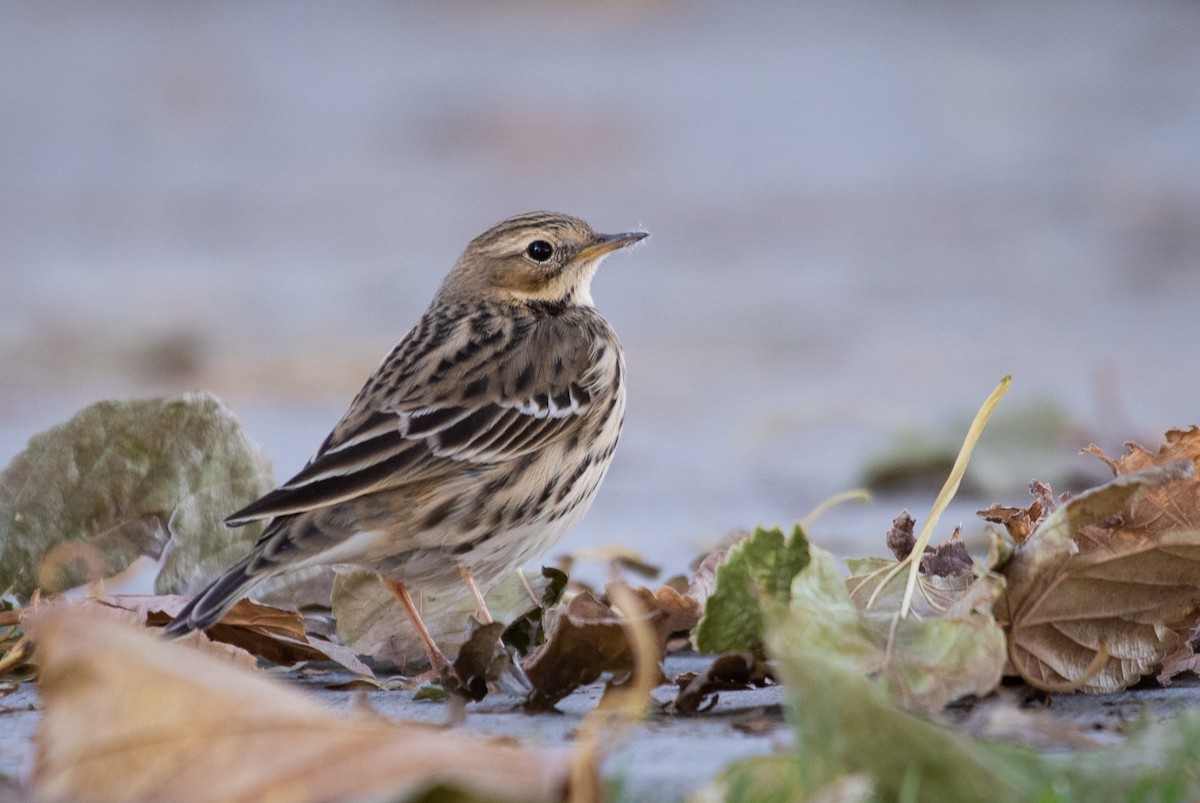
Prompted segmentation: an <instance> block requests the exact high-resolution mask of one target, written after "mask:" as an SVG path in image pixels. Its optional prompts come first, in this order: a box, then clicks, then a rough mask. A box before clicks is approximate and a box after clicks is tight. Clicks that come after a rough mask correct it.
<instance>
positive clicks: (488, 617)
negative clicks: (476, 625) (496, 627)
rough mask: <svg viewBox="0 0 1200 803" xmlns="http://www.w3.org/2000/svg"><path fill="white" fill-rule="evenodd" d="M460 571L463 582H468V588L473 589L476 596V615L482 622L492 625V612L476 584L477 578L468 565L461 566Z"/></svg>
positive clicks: (472, 591) (472, 592)
mask: <svg viewBox="0 0 1200 803" xmlns="http://www.w3.org/2000/svg"><path fill="white" fill-rule="evenodd" d="M458 573H459V574H460V575H462V579H463V582H464V583H466V584H467V588H469V589H471V594H472V595H474V597H475V616H476V617H477V618H478V619H479V622H480V624H485V625H490V624H491V623H492V612H491V611H489V610H488V606H487V602H485V601H484V599H483V594H482V593H481V592H480V591H479V586H477V585H475V578H474V577H473V576H472V575H471V570H470V569H469V568H467V567H466V566H459V567H458Z"/></svg>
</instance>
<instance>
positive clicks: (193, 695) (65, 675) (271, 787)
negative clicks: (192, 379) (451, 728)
mask: <svg viewBox="0 0 1200 803" xmlns="http://www.w3.org/2000/svg"><path fill="white" fill-rule="evenodd" d="M31 632H32V633H33V635H34V637H35V639H36V640H37V644H38V653H39V656H40V659H39V660H40V661H41V663H42V672H41V678H40V680H39V688H40V691H41V695H42V700H43V705H44V714H43V717H42V721H41V723H40V725H39V728H38V732H37V736H36V754H35V758H34V770H33V793H34V795H35V796H36V797H37V798H38V799H42V800H74V801H92V800H97V801H99V800H127V801H157V800H182V799H187V800H195V801H227V800H294V801H319V800H346V799H372V800H375V799H379V800H393V799H402V798H407V797H408V796H411V795H413V794H415V793H418V792H420V791H421V790H423V789H425V788H427V787H430V786H433V785H435V784H446V785H448V786H452V787H455V788H457V789H461V790H467V791H472V792H475V793H476V794H481V795H485V796H490V797H492V798H496V797H499V798H505V799H520V800H558V799H560V796H561V793H562V790H563V789H564V788H565V783H566V777H567V765H566V760H565V756H564V755H563V754H562V753H560V752H554V751H550V750H543V749H535V748H530V747H524V746H520V745H516V744H513V743H512V742H511V741H509V740H505V741H496V740H483V739H478V738H472V737H470V736H468V735H465V734H461V733H455V732H446V731H441V730H438V729H435V728H432V727H428V726H424V725H419V724H413V723H393V722H389V721H387V720H384V719H382V718H380V717H378V716H374V715H367V714H358V715H347V716H343V715H338V714H334V713H331V712H329V711H327V710H325V709H324V708H323V707H321V706H320V705H318V704H317V703H315V702H313V701H312V700H310V699H308V698H306V697H304V696H303V695H301V694H299V693H297V692H296V691H293V690H291V689H288V688H286V687H284V686H282V685H280V684H278V683H275V682H273V681H271V680H269V679H267V678H266V677H264V676H262V675H261V674H257V673H252V672H246V671H244V670H241V669H238V668H236V667H233V666H230V665H228V664H225V663H223V662H221V661H219V660H216V659H214V658H212V657H210V656H208V655H205V654H203V653H201V652H198V651H196V650H194V649H191V648H189V647H187V646H186V645H184V644H181V643H171V642H165V641H163V640H161V639H158V638H155V637H154V636H153V635H151V634H149V633H147V632H145V631H144V630H142V629H140V628H136V627H130V626H128V625H124V624H121V623H119V622H114V621H112V620H111V619H109V618H107V617H97V616H95V615H89V614H87V613H86V612H83V611H80V610H76V609H72V608H70V607H64V608H60V609H57V610H47V611H45V612H44V613H43V614H41V615H39V616H37V617H34V618H33V619H32V622H31Z"/></svg>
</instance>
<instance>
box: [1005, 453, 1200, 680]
mask: <svg viewBox="0 0 1200 803" xmlns="http://www.w3.org/2000/svg"><path fill="white" fill-rule="evenodd" d="M1189 432H1191V433H1194V432H1195V430H1191V431H1189ZM1181 440H1184V438H1176V439H1175V440H1174V441H1173V445H1174V444H1178V443H1179V441H1181ZM1186 440H1187V441H1188V442H1189V443H1190V444H1193V445H1194V444H1196V443H1197V442H1200V441H1198V440H1197V438H1196V437H1195V436H1194V435H1189V436H1188V437H1187V438H1186ZM1148 454H1149V453H1147V452H1145V451H1144V450H1140V449H1139V450H1135V451H1134V453H1133V455H1134V456H1135V458H1136V459H1134V460H1132V461H1130V462H1129V463H1127V462H1126V461H1121V462H1120V463H1117V462H1116V461H1114V463H1113V464H1114V469H1116V470H1118V472H1124V471H1125V469H1126V468H1127V467H1128V466H1129V465H1131V464H1134V465H1135V464H1137V463H1138V462H1140V461H1141V460H1142V459H1143V458H1144V457H1145V456H1146V455H1148ZM1172 454H1173V449H1164V450H1162V451H1160V452H1159V455H1156V456H1152V458H1153V459H1158V458H1160V457H1161V458H1164V459H1165V458H1166V457H1170V456H1172ZM1198 494H1200V490H1198V488H1197V479H1196V477H1195V476H1194V472H1193V464H1192V461H1191V459H1184V460H1174V461H1168V462H1164V463H1162V464H1161V465H1154V466H1151V467H1149V468H1144V469H1141V470H1137V471H1133V472H1132V473H1119V475H1118V476H1117V477H1116V479H1114V480H1112V481H1111V482H1109V483H1107V484H1105V485H1102V486H1099V487H1097V488H1093V489H1091V490H1089V491H1086V492H1084V493H1082V494H1080V495H1078V496H1076V497H1075V498H1073V499H1071V500H1070V501H1069V502H1067V503H1066V504H1065V505H1063V506H1061V507H1059V508H1058V509H1057V510H1056V511H1055V512H1054V513H1052V514H1051V515H1050V516H1048V517H1047V518H1046V519H1045V520H1044V521H1043V522H1042V524H1041V526H1040V527H1038V529H1037V530H1036V531H1035V532H1034V533H1033V535H1032V536H1031V537H1030V539H1029V540H1028V541H1027V542H1026V543H1024V544H1022V545H1021V546H1020V547H1018V548H1017V549H1016V550H1015V551H1014V553H1013V556H1012V558H1011V559H1010V560H1009V561H1008V563H1007V564H1005V566H1004V568H1003V570H1002V571H1003V573H1004V575H1005V577H1006V578H1007V580H1008V589H1007V591H1006V592H1005V594H1004V595H1003V596H1002V597H1001V598H1000V600H999V601H998V602H997V604H996V608H995V611H996V615H997V617H998V618H1000V619H1001V620H1003V621H1004V622H1006V623H1007V627H1008V633H1009V638H1008V644H1009V646H1008V651H1009V660H1010V662H1011V665H1012V668H1013V670H1014V671H1015V672H1016V673H1018V674H1020V675H1021V677H1022V678H1024V679H1025V680H1026V682H1028V683H1030V684H1031V685H1033V686H1036V687H1038V688H1042V689H1046V690H1052V691H1069V690H1075V689H1078V690H1082V691H1086V692H1093V693H1108V692H1116V691H1120V690H1122V689H1124V688H1126V687H1127V686H1129V685H1130V684H1132V683H1135V682H1137V681H1138V680H1139V679H1140V678H1142V677H1143V676H1145V675H1147V674H1150V673H1151V672H1153V671H1155V669H1156V667H1158V666H1159V665H1160V664H1162V663H1163V661H1164V659H1165V658H1166V657H1167V656H1168V655H1170V654H1172V653H1174V652H1175V651H1176V650H1178V648H1179V646H1180V644H1181V642H1182V641H1183V640H1184V639H1185V638H1186V634H1187V633H1188V632H1189V631H1190V630H1191V628H1192V627H1193V626H1194V624H1195V623H1196V621H1197V616H1198V615H1200V521H1197V520H1196V519H1195V518H1194V515H1195V511H1196V505H1195V500H1196V499H1197V498H1198Z"/></svg>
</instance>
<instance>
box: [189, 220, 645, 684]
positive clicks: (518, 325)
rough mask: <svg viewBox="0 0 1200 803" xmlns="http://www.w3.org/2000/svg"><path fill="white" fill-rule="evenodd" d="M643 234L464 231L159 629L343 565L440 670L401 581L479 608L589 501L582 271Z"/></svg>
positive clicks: (596, 477) (507, 224)
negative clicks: (374, 585)
mask: <svg viewBox="0 0 1200 803" xmlns="http://www.w3.org/2000/svg"><path fill="white" fill-rule="evenodd" d="M647 236H648V235H647V233H646V232H645V231H631V232H626V233H621V234H598V233H597V232H596V231H595V230H593V229H592V227H591V226H590V225H588V224H587V223H586V222H584V221H583V220H581V219H579V218H577V217H572V216H569V215H563V214H558V213H554V212H530V213H526V214H522V215H518V216H516V217H512V218H509V219H507V220H504V221H502V222H501V223H498V224H496V225H495V226H493V227H491V228H490V229H488V230H487V231H485V232H484V233H483V234H480V235H479V236H478V237H476V238H475V239H473V240H471V241H470V243H468V245H467V247H466V249H465V250H464V251H463V252H462V255H461V256H460V257H459V258H458V260H457V261H456V262H455V264H454V266H453V268H452V269H451V270H450V272H449V273H448V274H447V275H446V277H445V279H444V280H443V281H442V284H441V286H440V287H439V289H438V290H437V292H436V294H435V295H434V297H433V300H432V302H431V303H430V305H429V307H428V309H426V311H425V313H424V314H423V315H422V316H421V318H420V319H419V320H418V322H417V323H416V325H415V326H414V327H413V328H412V330H411V331H409V333H408V334H407V335H406V336H405V337H404V338H403V339H402V340H401V341H400V343H399V344H398V345H396V347H395V348H393V349H392V350H391V351H390V352H389V353H388V354H387V356H386V357H385V358H384V360H383V362H382V363H381V364H380V365H379V367H378V368H377V369H376V371H375V372H374V373H373V374H372V375H371V376H370V378H368V379H367V381H366V383H365V384H364V385H363V387H362V390H360V391H359V393H358V395H357V396H355V397H354V400H353V401H352V402H351V404H350V406H349V408H348V409H347V410H346V412H345V414H344V415H343V416H342V418H341V420H340V421H338V423H337V424H336V425H335V426H334V428H333V430H332V431H331V432H330V433H329V435H328V437H326V438H325V440H324V442H323V443H322V444H321V445H320V447H319V448H318V449H317V451H316V453H315V454H314V455H313V457H312V458H311V459H310V460H309V461H308V463H307V464H306V465H305V466H304V467H303V468H302V469H301V470H300V471H299V472H298V473H297V474H296V475H295V476H294V477H292V478H291V479H290V480H288V481H287V482H285V483H283V484H282V485H280V486H279V487H278V488H276V489H275V490H273V491H271V492H269V493H267V494H266V495H265V496H263V497H261V498H260V499H258V500H256V501H254V502H251V503H250V504H249V505H247V506H246V507H244V508H242V509H241V510H238V511H237V512H235V513H233V514H232V515H230V516H229V517H228V518H226V519H225V525H226V526H228V527H239V526H243V525H246V524H249V523H250V522H254V521H261V520H266V526H265V529H264V530H263V533H262V535H261V536H260V537H259V538H258V539H257V541H256V542H255V544H254V546H253V548H252V549H251V550H250V552H249V553H248V554H247V555H246V556H245V557H243V558H242V559H241V560H239V561H237V562H236V563H234V564H233V565H232V566H231V567H230V568H229V569H228V570H227V571H225V572H224V573H223V574H221V575H220V576H219V577H217V578H216V579H215V580H213V581H212V582H211V583H209V585H208V586H207V587H205V588H203V589H202V590H201V591H200V592H199V593H198V594H196V595H195V596H194V597H193V598H192V599H191V600H190V601H189V602H188V603H187V605H186V606H185V607H184V608H183V610H182V611H181V612H180V613H179V614H178V615H177V616H176V617H175V618H174V619H173V620H172V621H171V622H170V623H169V624H168V625H167V627H166V634H167V635H168V636H172V637H176V636H181V635H183V634H185V633H187V632H190V631H194V630H207V629H208V628H210V627H212V626H213V625H215V624H216V623H217V622H218V621H219V620H220V619H221V617H222V616H223V615H224V614H225V612H226V611H228V610H229V608H231V607H232V606H233V605H234V604H235V603H236V602H237V601H238V600H239V599H240V598H241V597H242V596H244V595H245V594H246V593H247V592H248V591H249V590H250V589H251V588H252V587H253V586H255V585H256V584H258V583H259V582H261V581H263V580H265V579H267V578H268V577H272V576H274V575H277V574H280V573H282V572H284V571H290V570H293V569H299V568H304V567H313V566H323V565H333V566H339V565H342V566H354V567H359V568H366V569H369V570H372V571H374V572H377V573H378V574H379V576H380V578H381V579H382V580H383V582H384V584H385V585H386V586H387V587H388V589H389V590H390V591H391V592H392V594H394V595H395V597H396V598H397V600H398V601H399V602H400V604H401V605H402V606H403V607H404V609H405V611H406V612H407V614H408V617H409V619H410V621H411V622H412V624H413V626H414V628H415V630H416V632H417V635H418V636H419V637H420V638H421V641H422V644H423V646H424V648H425V651H426V653H427V655H428V656H429V660H430V664H431V668H432V669H431V671H433V672H435V673H436V672H441V671H444V670H445V669H446V668H447V667H448V666H449V661H448V659H447V658H446V656H445V654H444V653H443V652H442V651H441V649H440V648H439V647H438V646H437V644H435V643H434V641H433V638H432V637H431V636H430V634H429V632H428V630H427V628H426V627H425V625H424V623H423V622H422V621H421V616H420V612H419V611H418V609H417V606H416V605H415V604H414V603H413V600H412V596H411V595H410V592H409V589H410V588H412V589H420V590H446V589H449V588H453V587H461V586H459V584H465V586H466V589H467V590H469V591H470V593H471V594H472V595H473V596H474V598H475V600H476V603H477V611H478V612H480V613H481V617H482V618H483V620H484V621H490V619H491V617H490V614H488V612H487V606H486V604H485V603H484V601H483V595H482V593H481V586H482V587H483V588H486V587H488V586H490V585H491V584H493V583H494V582H495V581H496V580H498V579H499V578H500V577H502V576H503V575H505V574H506V573H508V572H510V571H512V570H513V569H515V568H517V567H519V566H522V565H524V564H525V563H527V562H528V561H531V560H533V559H535V558H537V557H539V556H540V555H542V554H544V553H545V552H546V551H547V550H548V549H550V548H551V547H552V546H553V545H554V544H555V543H557V542H558V541H559V540H560V539H561V538H562V537H563V535H565V534H566V533H567V531H568V530H570V529H571V528H572V527H573V526H574V525H575V524H576V523H578V522H579V520H580V519H581V518H582V517H583V515H584V513H585V512H586V511H587V510H588V508H589V507H590V506H591V504H592V501H593V499H595V497H596V493H597V490H598V489H599V487H600V483H601V482H602V481H603V479H604V477H605V475H606V474H607V472H608V469H609V466H610V464H611V462H612V459H613V454H614V452H615V450H616V447H617V441H618V439H619V437H620V434H621V429H622V426H623V424H624V419H625V358H624V353H623V351H622V348H621V344H620V341H619V340H618V339H617V336H616V334H615V333H614V331H613V329H612V327H611V326H610V325H609V324H608V322H607V321H605V319H604V318H603V317H601V315H600V314H599V313H598V312H597V311H596V308H595V306H594V303H593V299H592V293H591V285H592V279H593V277H594V276H595V274H596V270H597V268H598V267H599V265H600V263H601V262H602V261H603V260H604V259H605V257H607V256H608V255H609V254H611V253H613V252H614V251H617V250H619V249H622V248H625V247H627V246H630V245H633V244H634V243H637V242H639V241H641V240H642V239H644V238H645V237H647Z"/></svg>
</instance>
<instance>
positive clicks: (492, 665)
mask: <svg viewBox="0 0 1200 803" xmlns="http://www.w3.org/2000/svg"><path fill="white" fill-rule="evenodd" d="M503 632H504V625H503V624H502V623H500V622H490V623H488V624H486V625H485V624H481V623H480V622H479V621H478V620H477V619H475V617H473V616H472V617H471V619H470V625H469V626H468V627H467V640H466V641H464V642H463V644H462V646H461V647H459V649H458V655H457V656H455V658H454V662H453V663H452V664H451V666H450V671H449V672H446V673H445V674H444V675H443V677H442V686H443V687H444V688H445V689H446V691H447V692H449V693H451V694H455V695H457V696H459V697H462V698H464V699H467V700H473V701H475V702H478V701H480V700H482V699H483V698H484V697H486V696H487V693H488V683H489V682H490V681H495V680H498V679H499V677H500V673H501V672H503V671H504V669H505V667H506V666H507V665H508V664H509V660H510V659H509V657H508V653H507V652H506V651H505V649H504V647H503V646H502V645H501V644H500V634H501V633H503Z"/></svg>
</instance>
